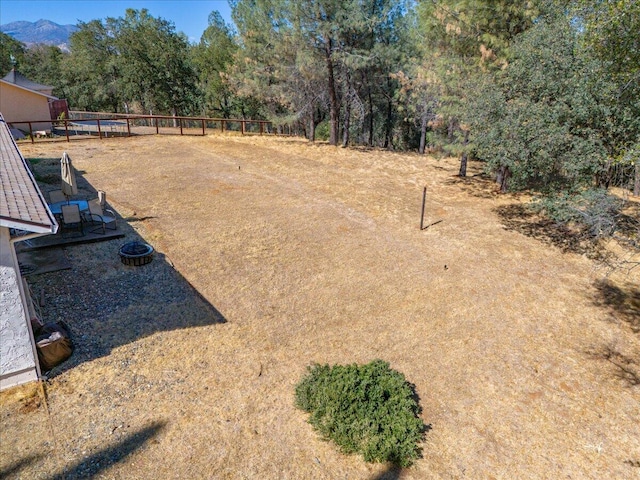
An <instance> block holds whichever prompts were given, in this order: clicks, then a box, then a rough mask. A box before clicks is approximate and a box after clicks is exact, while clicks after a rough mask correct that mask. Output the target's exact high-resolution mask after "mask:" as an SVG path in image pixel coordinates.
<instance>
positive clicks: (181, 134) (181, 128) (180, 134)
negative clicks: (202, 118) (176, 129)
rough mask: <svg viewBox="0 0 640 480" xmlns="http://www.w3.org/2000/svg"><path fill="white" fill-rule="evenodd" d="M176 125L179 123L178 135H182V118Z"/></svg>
mask: <svg viewBox="0 0 640 480" xmlns="http://www.w3.org/2000/svg"><path fill="white" fill-rule="evenodd" d="M178 123H180V135H182V118H179V119H178Z"/></svg>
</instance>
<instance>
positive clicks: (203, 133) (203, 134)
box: [202, 118, 206, 137]
mask: <svg viewBox="0 0 640 480" xmlns="http://www.w3.org/2000/svg"><path fill="white" fill-rule="evenodd" d="M204 125H205V120H204V118H203V119H202V136H203V137H204V136H205V135H206V133H205V131H204Z"/></svg>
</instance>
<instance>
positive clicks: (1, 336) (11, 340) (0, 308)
mask: <svg viewBox="0 0 640 480" xmlns="http://www.w3.org/2000/svg"><path fill="white" fill-rule="evenodd" d="M9 240H10V236H9V229H8V228H5V227H0V390H3V389H5V388H8V387H12V386H15V385H19V384H21V383H25V382H29V381H32V380H37V379H38V371H37V367H36V362H37V359H36V354H35V352H34V347H33V343H32V340H31V338H32V334H31V329H30V326H29V321H30V320H29V318H28V315H27V310H26V307H25V305H24V303H23V300H22V297H21V295H20V292H21V290H22V277H21V276H20V270H19V268H18V261H17V258H16V255H15V251H14V249H13V245H11V244H10V242H9Z"/></svg>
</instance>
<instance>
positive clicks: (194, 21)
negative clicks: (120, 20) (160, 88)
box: [0, 0, 232, 42]
mask: <svg viewBox="0 0 640 480" xmlns="http://www.w3.org/2000/svg"><path fill="white" fill-rule="evenodd" d="M127 8H133V9H136V10H142V9H143V8H146V9H147V10H149V13H150V14H151V15H152V16H154V17H156V18H158V17H161V18H164V19H165V20H169V21H171V22H173V24H174V25H175V27H176V31H178V32H184V33H185V34H186V35H187V36H188V37H189V40H190V41H191V42H198V41H199V40H200V36H201V35H202V32H204V30H205V29H206V28H207V25H208V17H209V14H210V13H211V12H212V11H214V10H217V11H219V12H220V14H221V15H222V18H223V19H224V20H225V21H226V22H227V23H232V21H231V8H230V7H229V3H228V2H227V0H155V1H145V0H45V1H43V0H0V24H1V25H4V24H6V23H11V22H17V21H20V20H25V21H28V22H35V21H37V20H40V19H43V20H51V21H52V22H55V23H58V24H60V25H75V24H76V23H77V22H78V20H81V21H83V22H88V21H90V20H97V19H100V20H103V19H105V18H107V17H114V18H115V17H123V16H124V12H125V11H126V9H127Z"/></svg>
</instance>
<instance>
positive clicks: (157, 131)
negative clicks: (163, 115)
mask: <svg viewBox="0 0 640 480" xmlns="http://www.w3.org/2000/svg"><path fill="white" fill-rule="evenodd" d="M151 121H153V119H151ZM159 133H160V129H159V128H158V117H156V135H158V134H159Z"/></svg>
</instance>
